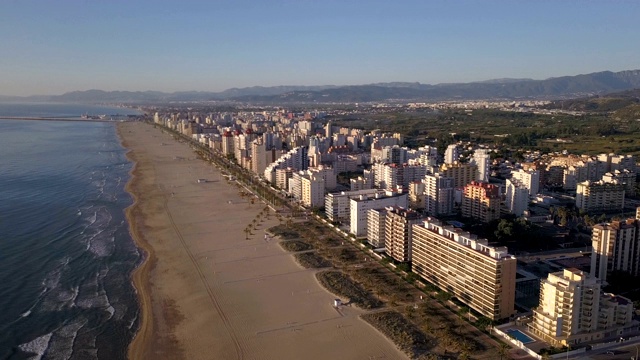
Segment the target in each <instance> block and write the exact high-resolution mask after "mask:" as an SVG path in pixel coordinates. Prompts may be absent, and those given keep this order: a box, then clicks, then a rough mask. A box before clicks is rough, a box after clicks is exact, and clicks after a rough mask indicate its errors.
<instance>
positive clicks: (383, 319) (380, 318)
mask: <svg viewBox="0 0 640 360" xmlns="http://www.w3.org/2000/svg"><path fill="white" fill-rule="evenodd" d="M361 317H362V319H363V320H365V321H366V322H368V323H369V324H371V325H373V326H374V327H375V328H376V329H378V330H380V332H382V333H383V334H385V335H386V336H387V337H388V338H390V339H391V341H393V342H394V343H395V344H396V346H398V348H400V350H402V351H403V352H404V353H406V354H407V355H409V357H410V358H412V359H415V358H418V359H420V358H425V359H426V357H421V355H426V354H427V353H428V351H429V350H431V348H432V347H433V345H432V344H431V342H430V341H429V339H427V337H426V336H425V335H424V333H422V332H421V331H420V329H419V328H418V327H416V326H415V325H414V324H413V323H412V322H410V321H408V320H407V319H405V317H404V316H402V314H400V313H398V312H395V311H383V312H377V313H369V314H364V315H362V316H361Z"/></svg>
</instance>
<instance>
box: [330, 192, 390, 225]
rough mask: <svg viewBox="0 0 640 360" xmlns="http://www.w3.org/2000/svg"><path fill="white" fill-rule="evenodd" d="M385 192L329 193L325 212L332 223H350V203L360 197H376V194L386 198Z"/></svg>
mask: <svg viewBox="0 0 640 360" xmlns="http://www.w3.org/2000/svg"><path fill="white" fill-rule="evenodd" d="M384 193H385V191H384V190H380V189H365V190H358V191H343V192H338V193H329V194H327V195H326V196H325V198H324V211H325V214H326V215H327V218H328V219H329V221H332V222H348V221H350V219H351V216H350V213H351V212H350V201H351V199H353V198H358V197H360V195H365V196H367V197H375V195H376V194H380V195H381V196H384Z"/></svg>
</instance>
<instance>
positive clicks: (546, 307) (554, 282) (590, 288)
mask: <svg viewBox="0 0 640 360" xmlns="http://www.w3.org/2000/svg"><path fill="white" fill-rule="evenodd" d="M633 312H634V310H633V302H631V300H629V299H627V298H624V297H621V296H615V295H613V294H607V293H602V291H601V283H600V280H599V279H596V278H594V277H589V276H587V274H586V273H584V272H583V271H580V270H578V269H573V268H569V269H564V270H563V271H560V272H555V273H551V274H549V276H548V277H547V279H545V280H543V281H542V282H541V284H540V305H539V306H538V307H537V308H535V309H533V321H532V322H531V323H529V325H528V326H529V331H530V332H532V333H533V334H535V335H537V336H539V337H541V338H542V339H543V340H544V341H545V342H548V343H549V344H551V345H552V346H563V345H566V346H573V345H577V344H580V343H585V342H590V341H596V340H603V339H605V338H609V337H612V336H613V337H618V336H621V335H622V334H623V333H624V331H625V329H626V330H631V328H635V329H637V325H635V326H633V325H632V321H633V318H632V317H633Z"/></svg>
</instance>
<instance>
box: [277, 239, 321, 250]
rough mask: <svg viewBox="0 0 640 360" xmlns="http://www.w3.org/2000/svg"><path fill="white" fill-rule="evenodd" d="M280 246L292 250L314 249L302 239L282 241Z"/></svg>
mask: <svg viewBox="0 0 640 360" xmlns="http://www.w3.org/2000/svg"><path fill="white" fill-rule="evenodd" d="M280 246H282V248H283V249H285V250H287V251H291V252H298V251H306V250H311V249H313V246H311V245H309V244H307V243H306V242H304V241H301V240H285V241H280Z"/></svg>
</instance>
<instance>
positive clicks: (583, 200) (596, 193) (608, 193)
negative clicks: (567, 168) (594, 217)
mask: <svg viewBox="0 0 640 360" xmlns="http://www.w3.org/2000/svg"><path fill="white" fill-rule="evenodd" d="M576 207H577V208H578V209H580V210H583V211H585V212H588V213H593V212H602V211H613V210H621V209H623V208H624V185H622V184H617V183H611V182H604V181H595V182H592V181H584V182H581V183H579V184H578V186H577V188H576Z"/></svg>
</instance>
